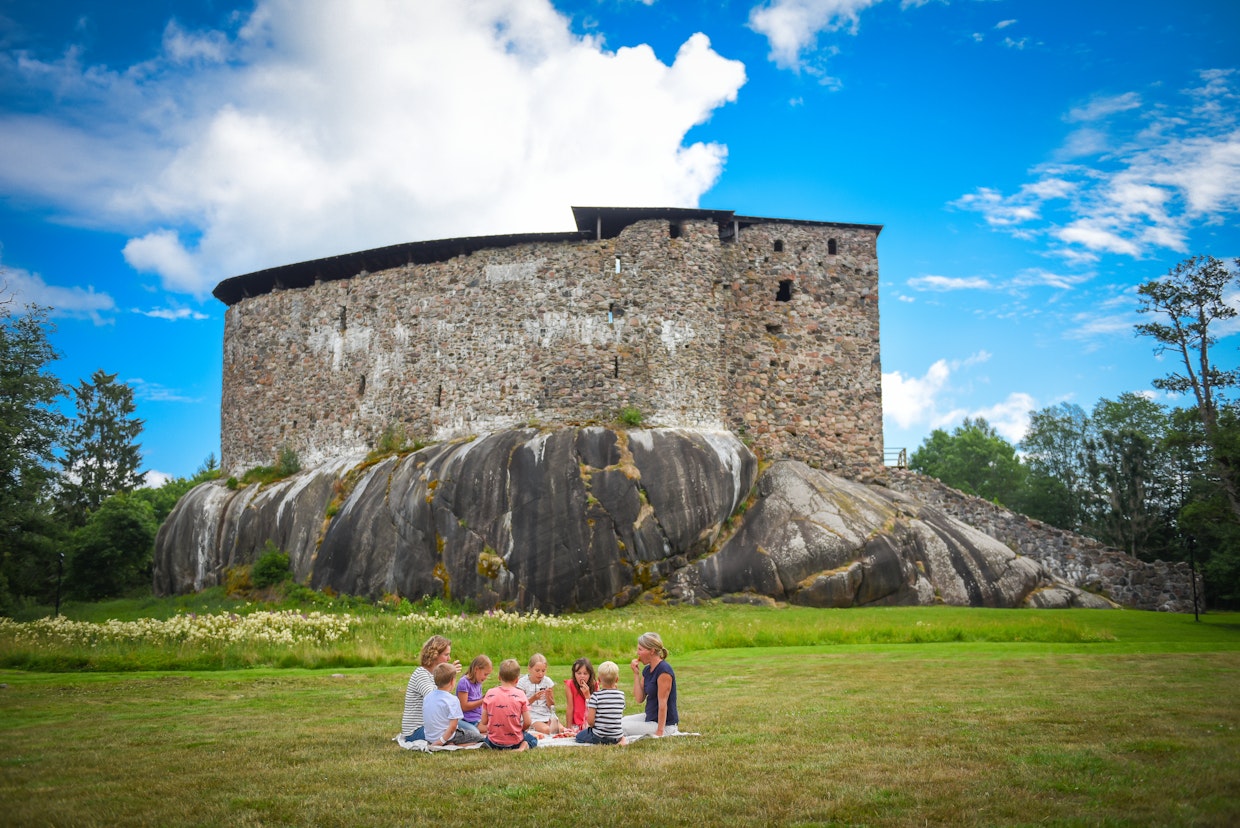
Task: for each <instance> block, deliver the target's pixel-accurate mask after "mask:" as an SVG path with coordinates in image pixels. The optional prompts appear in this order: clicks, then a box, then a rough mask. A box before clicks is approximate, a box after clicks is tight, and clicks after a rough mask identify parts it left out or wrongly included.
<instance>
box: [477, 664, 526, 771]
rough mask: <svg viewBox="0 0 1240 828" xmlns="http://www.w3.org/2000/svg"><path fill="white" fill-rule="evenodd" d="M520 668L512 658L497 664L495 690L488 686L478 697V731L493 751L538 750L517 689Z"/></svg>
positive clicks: (523, 697)
mask: <svg viewBox="0 0 1240 828" xmlns="http://www.w3.org/2000/svg"><path fill="white" fill-rule="evenodd" d="M519 678H521V665H520V664H519V663H517V660H516V659H515V658H506V659H504V660H503V661H501V662H500V665H499V682H500V684H499V687H492V688H491V689H490V690H488V691H487V694H486V695H485V696H483V697H482V720H481V721H479V722H478V729H479V730H481V731H482V732H483V733H485V734H486V735H487V737H486V740H485V741H484V742H483V744H485V745H486V746H487V747H489V748H493V749H495V750H515V751H522V750H526V749H528V748H534V747H538V738H537V737H535V736H534V734H532V733H528V732H526V731H528V730H529V727H530V724H531V723H532V720H531V718H530V703H529V700H528V699H527V698H526V697H525V693H523V692H521V691H520V690H518V689H517V679H519Z"/></svg>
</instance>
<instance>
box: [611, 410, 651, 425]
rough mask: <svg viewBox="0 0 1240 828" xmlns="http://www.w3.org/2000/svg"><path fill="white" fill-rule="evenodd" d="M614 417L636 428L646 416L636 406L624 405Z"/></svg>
mask: <svg viewBox="0 0 1240 828" xmlns="http://www.w3.org/2000/svg"><path fill="white" fill-rule="evenodd" d="M616 419H618V420H619V421H620V422H621V423H623V424H624V425H626V426H632V427H634V428H636V427H637V426H639V425H641V424H642V421H643V420H645V419H646V417H645V415H644V414H642V411H641V409H640V408H638V407H637V406H634V405H626V406H625V407H624V408H622V409H620V413H619V414H617V415H616Z"/></svg>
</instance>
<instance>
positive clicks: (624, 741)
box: [620, 736, 629, 745]
mask: <svg viewBox="0 0 1240 828" xmlns="http://www.w3.org/2000/svg"><path fill="white" fill-rule="evenodd" d="M628 743H629V740H628V739H627V738H625V737H624V736H621V737H620V744H621V745H627V744H628Z"/></svg>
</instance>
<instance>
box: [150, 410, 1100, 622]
mask: <svg viewBox="0 0 1240 828" xmlns="http://www.w3.org/2000/svg"><path fill="white" fill-rule="evenodd" d="M755 481H756V482H757V486H756V488H755ZM743 505H748V508H747V509H742V508H741V507H742V506H743ZM329 506H330V507H331V508H329ZM329 511H332V512H333V515H332V517H330V518H328V517H327V514H328V512H329ZM742 512H743V515H742V514H741V513H742ZM268 540H270V541H271V542H273V543H274V544H275V545H276V546H278V547H279V548H280V549H282V550H284V551H285V552H287V553H288V554H289V557H290V560H291V563H292V567H293V572H294V575H295V576H296V578H297V579H298V580H299V581H300V582H303V583H308V584H309V585H310V586H312V587H314V588H316V589H323V588H326V587H330V588H332V589H334V590H336V591H337V592H342V593H348V594H354V595H367V596H372V597H379V596H381V595H383V594H387V593H390V594H396V595H401V596H405V597H409V598H418V597H420V596H423V595H447V596H450V597H453V598H462V599H463V598H469V599H472V600H474V601H475V602H476V603H477V604H478V605H479V606H480V607H483V608H488V607H495V606H500V605H504V606H511V607H516V608H520V609H524V610H529V609H534V608H538V609H540V610H543V611H548V612H555V611H561V610H568V609H582V610H584V609H592V608H596V607H602V606H620V605H623V604H625V603H628V602H629V601H631V600H633V599H634V598H635V597H636V596H637V595H638V594H640V593H641V592H643V591H645V590H648V589H652V588H656V587H657V588H661V589H662V591H663V593H664V594H665V595H666V596H667V597H668V598H671V599H674V600H681V601H689V602H691V601H696V600H700V599H703V598H707V597H717V596H725V595H730V594H736V593H741V594H748V595H755V596H756V595H761V596H769V597H770V598H774V599H777V600H785V601H789V602H792V603H797V604H805V605H809V606H819V607H848V606H860V605H867V604H870V605H874V604H905V605H908V604H931V603H936V602H942V603H947V604H953V605H960V606H986V607H1018V606H1040V607H1065V606H1111V604H1110V603H1109V602H1107V601H1106V600H1104V599H1101V598H1098V597H1097V596H1094V595H1091V594H1089V593H1087V592H1083V591H1081V590H1079V589H1077V588H1076V587H1075V586H1073V585H1071V584H1069V583H1067V582H1065V581H1063V580H1062V579H1060V578H1057V577H1055V576H1054V575H1053V574H1052V573H1051V572H1050V571H1048V570H1047V569H1046V568H1045V567H1044V566H1043V565H1042V564H1040V563H1039V562H1037V561H1036V560H1034V559H1031V558H1029V557H1022V556H1018V555H1016V554H1015V553H1014V552H1012V550H1011V549H1009V548H1008V547H1007V546H1006V545H1004V544H1003V543H1001V542H999V541H997V540H995V539H994V538H992V537H990V536H989V535H986V534H984V533H982V532H981V531H979V530H977V529H974V528H972V527H970V526H968V525H966V524H964V523H962V522H960V521H959V520H956V519H955V518H952V517H949V516H948V515H946V514H945V513H943V512H941V511H939V510H937V509H935V508H933V507H930V506H926V505H924V504H922V503H921V502H919V501H917V500H915V499H913V498H912V497H910V496H908V495H904V494H900V493H898V492H895V491H892V490H890V489H887V488H883V487H879V486H870V485H865V484H862V483H858V482H854V481H850V480H846V479H844V478H841V477H836V476H834V475H830V474H827V473H824V472H821V471H817V470H815V469H811V468H810V467H809V466H806V465H805V464H803V463H800V462H796V461H781V462H778V463H776V464H774V465H773V466H771V467H770V468H769V469H768V470H767V471H766V472H765V474H763V475H762V477H761V479H760V480H758V462H757V459H756V458H755V457H754V455H753V454H752V453H751V452H750V451H749V450H748V449H747V448H746V447H745V446H744V445H743V444H742V443H741V442H740V441H739V440H738V439H737V438H736V437H735V436H734V435H733V434H731V433H730V432H726V431H707V430H694V429H646V430H634V431H623V430H613V429H610V428H604V427H588V428H565V429H560V430H555V431H548V432H544V431H539V430H536V429H515V430H508V431H500V432H496V433H494V434H490V435H487V436H485V437H482V438H479V439H476V440H472V441H465V442H452V443H445V444H441V445H436V446H431V447H429V448H426V449H423V450H421V451H418V452H415V453H413V454H410V455H407V456H404V457H390V458H387V459H385V460H382V461H380V462H378V463H375V464H373V465H370V466H365V465H364V464H353V463H350V462H347V461H344V462H340V463H338V464H336V465H333V466H327V467H322V468H319V469H315V470H313V471H308V472H303V473H301V474H299V475H297V476H295V477H293V478H290V479H289V480H286V481H283V482H281V483H278V484H275V485H271V486H267V487H265V488H261V489H260V488H259V487H257V486H251V487H249V488H247V489H244V490H239V491H230V490H229V489H227V488H226V487H225V486H223V485H222V484H220V483H208V484H204V485H202V486H199V487H198V488H196V489H194V490H193V491H192V492H191V493H190V494H189V495H187V496H186V497H185V498H183V499H182V501H181V503H179V504H178V505H177V508H176V510H175V511H174V512H173V513H172V515H171V516H170V517H169V518H168V520H167V521H166V522H165V524H164V526H163V527H162V528H161V529H160V533H159V537H158V538H157V540H156V557H155V578H154V581H155V583H154V585H155V591H156V592H157V593H160V594H168V593H179V592H188V591H193V590H198V589H203V588H205V587H208V586H212V585H215V584H218V583H220V582H222V581H223V578H224V573H225V571H226V570H227V569H228V568H229V567H232V566H237V565H240V564H246V563H250V562H252V561H253V560H254V559H255V558H256V557H257V556H258V555H259V554H260V553H261V551H262V549H263V547H264V546H265V545H266V543H267V541H268Z"/></svg>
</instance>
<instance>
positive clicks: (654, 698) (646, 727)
mask: <svg viewBox="0 0 1240 828" xmlns="http://www.w3.org/2000/svg"><path fill="white" fill-rule="evenodd" d="M667 656H668V652H667V648H666V647H664V646H663V639H661V638H659V635H658V633H652V632H648V633H642V634H641V635H640V636H639V637H638V639H637V658H635V659H633V660H632V661H631V662H629V667H630V668H631V669H632V670H633V698H634V699H635V700H636V701H638V702H639V703H640V702H645V704H646V712H645V713H634V714H633V715H631V716H625V717H624V719H623V720H622V722H621V724H622V726H623V727H624V735H625V736H669V735H671V734H673V733H678V732H679V727H678V725H679V722H680V714H679V713H678V712H677V710H676V673H675V672H674V671H673V670H672V665H670V664H668V663H667ZM642 665H645V667H642Z"/></svg>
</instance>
